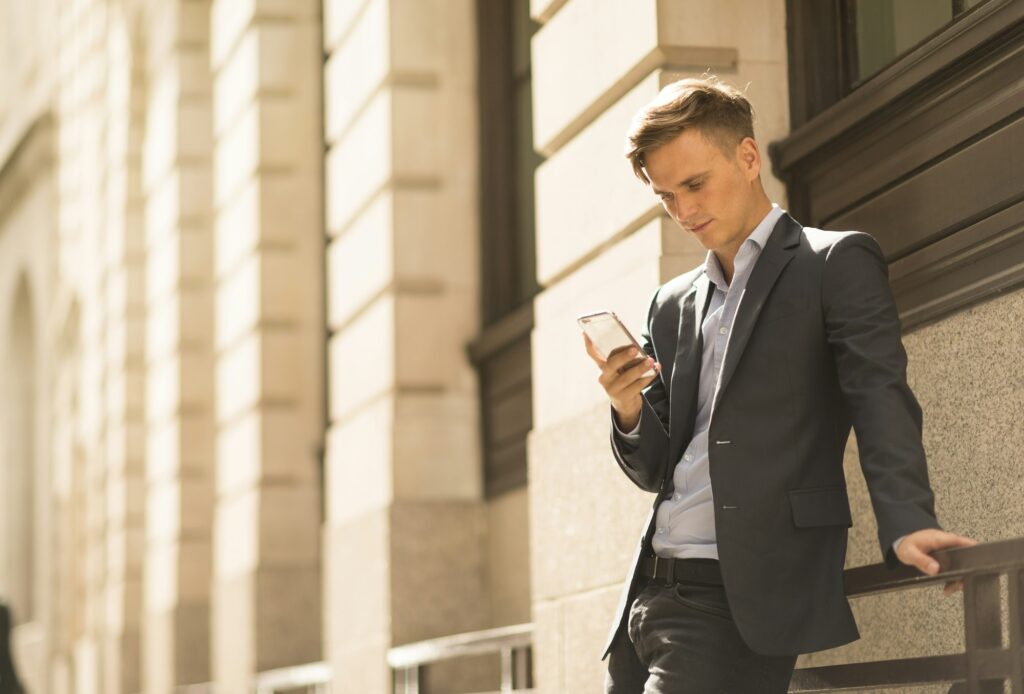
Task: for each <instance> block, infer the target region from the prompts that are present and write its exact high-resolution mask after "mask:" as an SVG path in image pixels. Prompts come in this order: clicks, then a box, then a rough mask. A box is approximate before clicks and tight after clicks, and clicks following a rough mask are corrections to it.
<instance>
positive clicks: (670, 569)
mask: <svg viewBox="0 0 1024 694" xmlns="http://www.w3.org/2000/svg"><path fill="white" fill-rule="evenodd" d="M640 575H641V576H643V577H644V578H651V579H661V580H663V581H664V582H665V583H666V584H667V583H678V582H679V581H695V582H697V583H710V584H712V585H716V586H720V585H722V572H721V570H720V569H719V566H718V560H717V559H705V558H699V557H693V558H690V559H672V558H665V557H658V556H654V557H644V558H643V560H641V562H640Z"/></svg>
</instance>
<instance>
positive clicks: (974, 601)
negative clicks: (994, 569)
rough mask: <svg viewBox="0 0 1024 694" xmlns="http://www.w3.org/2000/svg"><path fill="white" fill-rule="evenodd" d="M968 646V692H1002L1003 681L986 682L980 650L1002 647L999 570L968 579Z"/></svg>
mask: <svg viewBox="0 0 1024 694" xmlns="http://www.w3.org/2000/svg"><path fill="white" fill-rule="evenodd" d="M964 645H965V650H966V656H967V691H968V693H969V694H1002V692H1003V683H1002V680H984V681H982V679H981V674H980V673H979V671H978V651H979V650H982V649H989V648H1000V647H1001V646H1002V625H1001V623H1000V610H999V574H997V573H995V574H977V575H974V576H970V575H969V576H967V577H965V579H964Z"/></svg>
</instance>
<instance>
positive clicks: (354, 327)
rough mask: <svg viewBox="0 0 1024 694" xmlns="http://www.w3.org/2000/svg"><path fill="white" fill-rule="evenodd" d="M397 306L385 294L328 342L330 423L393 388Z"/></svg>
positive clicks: (390, 297)
mask: <svg viewBox="0 0 1024 694" xmlns="http://www.w3.org/2000/svg"><path fill="white" fill-rule="evenodd" d="M395 303H396V300H395V297H394V295H393V294H391V293H385V294H382V295H381V296H380V297H379V298H378V299H377V300H376V301H374V302H373V303H372V304H371V305H370V306H368V307H367V308H366V309H364V310H363V311H362V312H361V313H360V314H359V316H358V317H356V318H355V320H353V321H352V322H351V323H350V324H349V325H348V326H347V327H346V328H345V329H344V330H343V331H341V332H338V333H335V334H334V335H332V336H331V338H330V341H329V343H328V352H329V364H328V374H329V379H330V381H329V387H330V391H329V393H330V396H329V399H330V418H331V421H339V420H341V419H343V418H344V417H346V416H348V415H350V414H352V413H353V412H355V411H356V410H357V409H359V408H361V407H364V406H365V405H366V404H367V403H368V402H369V401H371V400H372V399H374V398H376V397H379V396H381V395H383V394H384V393H386V392H388V391H390V390H391V389H392V388H393V387H394V384H395V382H396V377H397V370H396V363H395V362H396V354H395V351H396V346H395V332H396V325H395ZM417 344H422V343H420V342H418V343H417Z"/></svg>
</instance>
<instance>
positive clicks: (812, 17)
mask: <svg viewBox="0 0 1024 694" xmlns="http://www.w3.org/2000/svg"><path fill="white" fill-rule="evenodd" d="M991 1H992V0H820V1H819V0H787V3H786V14H787V34H788V36H787V38H788V44H789V55H790V70H789V78H790V111H791V122H792V125H793V128H794V129H795V128H796V127H798V126H800V125H802V124H803V123H805V122H806V121H808V120H810V119H812V118H813V117H814V116H816V115H818V114H819V113H821V112H822V111H824V110H825V109H826V108H828V107H829V106H831V105H832V104H834V103H836V102H838V101H839V100H841V99H842V98H843V97H845V96H847V95H849V94H850V93H851V92H852V91H853V90H855V89H857V88H858V87H859V86H861V85H862V84H863V83H865V82H866V81H868V80H869V79H871V78H872V77H874V76H875V75H877V74H878V73H879V72H881V71H883V70H884V69H885V68H886V67H888V66H890V65H892V64H893V63H895V62H898V61H899V60H900V59H901V58H903V57H904V56H906V55H907V54H908V53H910V52H912V51H913V50H914V49H915V48H918V47H919V46H921V45H922V44H923V43H927V42H928V41H929V40H933V39H934V40H940V41H941V38H940V37H939V36H938V35H939V34H941V33H942V32H943V31H944V30H946V29H948V28H949V27H950V25H951V24H953V23H955V22H959V21H960V20H962V19H964V18H965V17H966V16H968V15H969V14H971V13H972V12H971V11H972V10H973V9H974V8H976V7H978V6H979V5H984V4H991Z"/></svg>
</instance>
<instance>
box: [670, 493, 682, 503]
mask: <svg viewBox="0 0 1024 694" xmlns="http://www.w3.org/2000/svg"><path fill="white" fill-rule="evenodd" d="M672 498H673V499H675V500H676V501H679V500H680V499H681V498H682V497H681V496H679V495H678V494H676V495H675V496H674V497H672Z"/></svg>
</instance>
